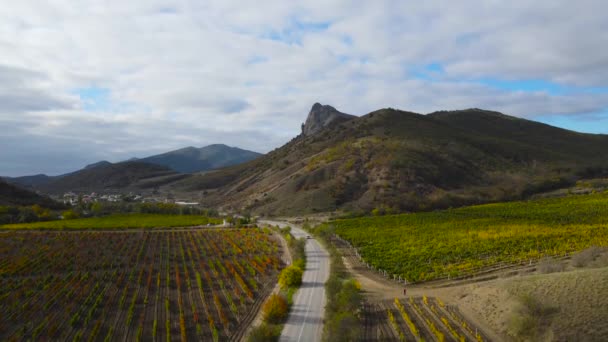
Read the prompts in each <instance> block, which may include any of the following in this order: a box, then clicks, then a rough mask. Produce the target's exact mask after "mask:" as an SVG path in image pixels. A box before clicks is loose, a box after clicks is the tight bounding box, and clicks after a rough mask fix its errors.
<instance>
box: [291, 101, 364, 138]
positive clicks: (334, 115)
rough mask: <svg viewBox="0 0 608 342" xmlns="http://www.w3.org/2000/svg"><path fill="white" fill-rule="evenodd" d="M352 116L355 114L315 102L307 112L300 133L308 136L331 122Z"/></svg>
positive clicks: (344, 119) (349, 118)
mask: <svg viewBox="0 0 608 342" xmlns="http://www.w3.org/2000/svg"><path fill="white" fill-rule="evenodd" d="M354 118H356V116H354V115H350V114H345V113H341V112H339V111H338V110H337V109H335V108H334V107H332V106H329V105H322V104H320V103H315V104H314V105H312V108H311V109H310V112H309V113H308V117H307V118H306V122H304V123H303V124H302V135H304V136H310V135H313V134H316V133H317V132H319V131H320V130H321V129H323V128H324V127H327V126H329V125H331V124H333V123H338V122H344V121H348V120H351V119H354Z"/></svg>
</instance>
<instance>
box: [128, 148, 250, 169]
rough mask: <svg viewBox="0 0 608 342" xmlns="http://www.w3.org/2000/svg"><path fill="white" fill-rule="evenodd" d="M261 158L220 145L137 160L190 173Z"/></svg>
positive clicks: (245, 151)
mask: <svg viewBox="0 0 608 342" xmlns="http://www.w3.org/2000/svg"><path fill="white" fill-rule="evenodd" d="M259 156H261V154H260V153H257V152H252V151H247V150H242V149H240V148H237V147H230V146H226V145H222V144H214V145H209V146H205V147H201V148H196V147H191V146H190V147H186V148H182V149H179V150H175V151H171V152H167V153H163V154H159V155H155V156H150V157H147V158H142V159H138V161H140V162H145V163H150V164H155V165H161V166H166V167H168V168H170V169H172V170H174V171H177V172H182V173H192V172H200V171H208V170H213V169H219V168H222V167H226V166H231V165H235V164H241V163H244V162H247V161H250V160H253V159H255V158H258V157H259Z"/></svg>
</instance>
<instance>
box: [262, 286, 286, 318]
mask: <svg viewBox="0 0 608 342" xmlns="http://www.w3.org/2000/svg"><path fill="white" fill-rule="evenodd" d="M288 313H289V307H288V306H287V299H285V297H283V296H281V295H279V294H276V293H275V294H273V295H272V296H270V298H269V299H268V301H267V302H266V304H264V320H266V321H267V322H269V323H281V322H283V321H284V320H285V319H286V318H287V314H288Z"/></svg>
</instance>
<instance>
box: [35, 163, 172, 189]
mask: <svg viewBox="0 0 608 342" xmlns="http://www.w3.org/2000/svg"><path fill="white" fill-rule="evenodd" d="M182 176H183V175H180V174H178V173H176V172H174V171H172V170H169V169H168V168H166V167H163V166H158V165H152V164H148V163H140V162H122V163H116V164H110V163H108V164H106V163H101V164H99V165H97V166H93V167H88V168H85V169H82V170H80V171H76V172H72V173H69V174H66V175H62V176H60V177H54V178H53V179H52V180H51V181H49V182H47V183H44V184H41V185H39V186H37V189H39V190H40V191H42V192H45V193H50V194H61V193H64V192H67V191H77V192H80V191H84V192H91V191H103V190H120V191H128V190H129V189H135V188H139V187H140V186H142V185H145V184H148V185H149V187H153V186H157V185H158V184H157V183H153V182H152V183H150V182H151V180H154V179H165V181H164V182H160V183H163V184H164V183H166V182H167V181H171V180H175V179H177V178H180V177H182Z"/></svg>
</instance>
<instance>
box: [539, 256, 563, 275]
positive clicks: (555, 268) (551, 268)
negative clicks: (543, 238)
mask: <svg viewBox="0 0 608 342" xmlns="http://www.w3.org/2000/svg"><path fill="white" fill-rule="evenodd" d="M564 269H565V265H564V264H563V263H561V262H559V261H557V260H555V259H553V258H543V259H542V260H541V261H540V263H539V264H538V272H540V273H543V274H546V273H555V272H563V271H564Z"/></svg>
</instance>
